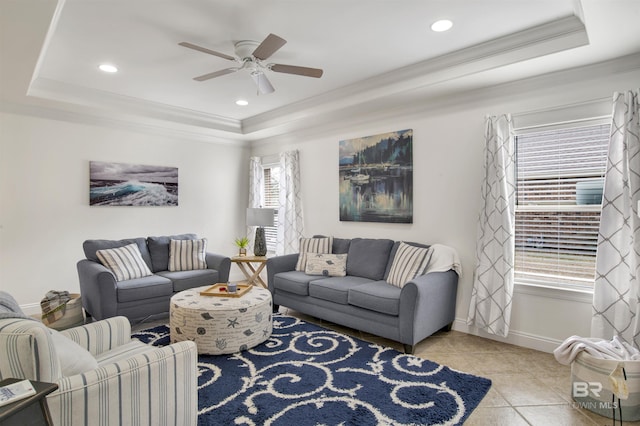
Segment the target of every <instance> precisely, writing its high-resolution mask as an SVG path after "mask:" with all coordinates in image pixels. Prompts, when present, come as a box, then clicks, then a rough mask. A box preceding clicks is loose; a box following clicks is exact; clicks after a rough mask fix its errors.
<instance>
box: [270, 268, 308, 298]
mask: <svg viewBox="0 0 640 426" xmlns="http://www.w3.org/2000/svg"><path fill="white" fill-rule="evenodd" d="M317 279H318V277H317V276H313V275H307V274H305V273H304V272H301V271H289V272H280V273H278V274H275V275H274V277H273V288H274V289H275V290H282V291H286V292H289V293H293V294H298V295H300V296H308V295H309V282H310V281H313V280H317Z"/></svg>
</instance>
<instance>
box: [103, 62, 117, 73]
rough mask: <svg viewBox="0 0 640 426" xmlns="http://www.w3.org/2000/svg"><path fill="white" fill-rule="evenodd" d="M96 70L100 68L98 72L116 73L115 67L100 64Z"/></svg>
mask: <svg viewBox="0 0 640 426" xmlns="http://www.w3.org/2000/svg"><path fill="white" fill-rule="evenodd" d="M98 68H100V71H104V72H118V67H116V66H115V65H110V64H100V66H98Z"/></svg>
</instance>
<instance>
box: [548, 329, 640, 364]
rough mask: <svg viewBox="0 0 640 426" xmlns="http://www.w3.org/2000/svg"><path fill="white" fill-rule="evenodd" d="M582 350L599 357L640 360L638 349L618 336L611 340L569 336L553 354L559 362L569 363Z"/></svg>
mask: <svg viewBox="0 0 640 426" xmlns="http://www.w3.org/2000/svg"><path fill="white" fill-rule="evenodd" d="M582 351H585V352H587V353H588V354H589V355H591V356H592V357H594V358H600V359H614V360H620V361H626V360H640V350H638V349H636V348H634V347H633V346H631V345H630V344H628V343H625V342H623V341H621V340H620V338H619V337H618V336H615V337H614V338H613V339H612V340H611V341H606V340H604V339H599V338H595V337H579V336H571V337H569V338H568V339H566V340H565V341H564V342H562V344H561V345H560V346H558V347H557V348H556V350H555V351H553V355H554V356H555V357H556V360H557V361H558V362H559V363H560V364H564V365H570V364H571V363H572V362H573V360H574V359H575V357H576V356H578V353H580V352H582Z"/></svg>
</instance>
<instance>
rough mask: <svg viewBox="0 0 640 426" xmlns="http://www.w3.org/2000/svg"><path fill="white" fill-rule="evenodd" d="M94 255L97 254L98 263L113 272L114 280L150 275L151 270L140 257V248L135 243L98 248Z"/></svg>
mask: <svg viewBox="0 0 640 426" xmlns="http://www.w3.org/2000/svg"><path fill="white" fill-rule="evenodd" d="M96 256H98V260H100V263H102V264H103V265H104V266H106V267H107V268H109V269H110V270H111V272H113V274H114V275H115V276H116V281H126V280H132V279H134V278H142V277H147V276H149V275H152V273H151V270H149V267H148V266H147V264H146V263H145V262H144V260H143V259H142V254H141V253H140V249H139V248H138V246H137V245H136V244H135V243H134V244H129V245H127V246H123V247H118V248H113V249H104V250H98V251H97V252H96Z"/></svg>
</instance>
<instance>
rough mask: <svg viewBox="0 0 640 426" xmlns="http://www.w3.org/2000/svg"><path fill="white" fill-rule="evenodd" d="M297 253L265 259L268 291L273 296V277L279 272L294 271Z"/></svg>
mask: <svg viewBox="0 0 640 426" xmlns="http://www.w3.org/2000/svg"><path fill="white" fill-rule="evenodd" d="M297 263H298V253H293V254H285V255H283V256H276V257H271V258H269V259H267V283H268V286H269V291H271V293H272V294H273V291H274V289H273V276H274V275H275V274H278V273H280V272H288V271H293V270H295V269H296V264H297Z"/></svg>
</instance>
